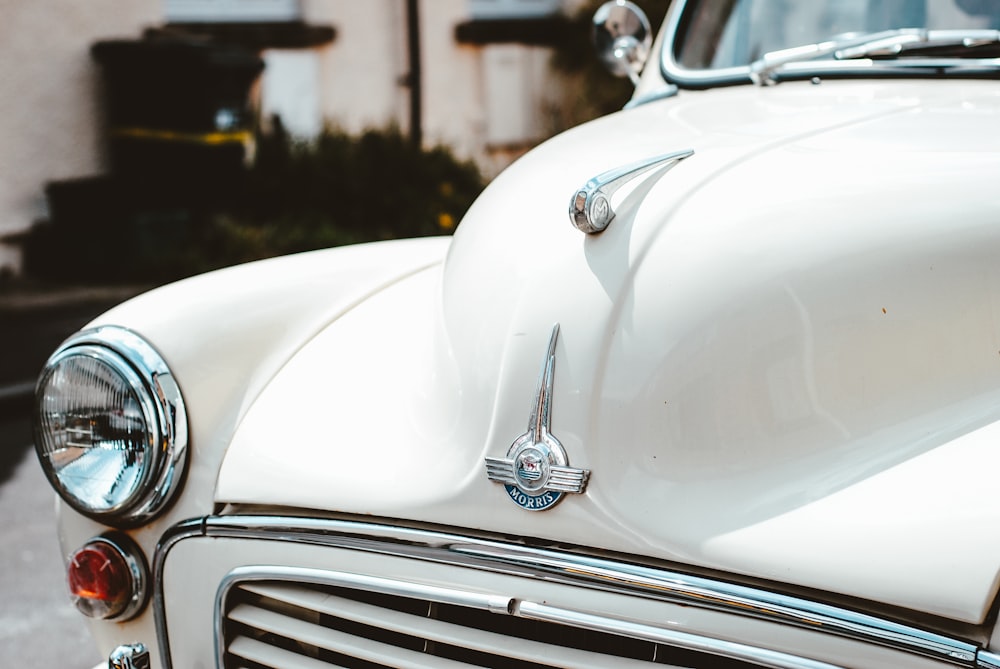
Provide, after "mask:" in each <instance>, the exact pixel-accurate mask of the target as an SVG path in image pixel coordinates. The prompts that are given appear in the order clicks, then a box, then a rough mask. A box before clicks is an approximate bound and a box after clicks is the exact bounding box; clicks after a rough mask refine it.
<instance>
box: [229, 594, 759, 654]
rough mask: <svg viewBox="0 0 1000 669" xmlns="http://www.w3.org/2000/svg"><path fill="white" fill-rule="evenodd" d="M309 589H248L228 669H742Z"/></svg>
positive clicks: (426, 604) (574, 631)
mask: <svg viewBox="0 0 1000 669" xmlns="http://www.w3.org/2000/svg"><path fill="white" fill-rule="evenodd" d="M439 593H441V594H442V596H440V597H434V598H427V597H410V596H403V595H400V594H390V593H386V592H376V591H373V590H370V589H357V588H350V587H340V586H331V585H320V584H313V583H300V582H297V583H291V582H281V581H252V582H242V583H239V584H236V585H235V586H233V587H231V588H230V589H229V594H228V596H227V597H226V599H225V603H224V606H225V612H226V613H225V620H224V624H223V643H224V644H225V645H224V648H225V649H226V652H225V654H224V666H225V667H226V668H227V669H238V668H244V669H279V668H280V669H327V668H329V667H363V668H370V667H371V668H375V667H392V668H396V667H503V668H505V669H506V668H511V669H528V668H536V667H573V668H580V669H584V668H587V669H598V668H599V669H607V668H608V667H648V666H651V665H667V666H676V667H717V668H719V669H749V668H751V667H757V665H752V664H749V663H746V662H742V661H738V660H733V659H728V658H723V657H719V656H715V655H706V654H702V653H698V652H694V651H690V650H685V649H680V648H673V647H670V646H666V645H664V644H661V643H655V642H651V641H646V640H642V639H633V638H629V637H625V636H618V635H614V634H608V633H603V632H595V631H592V630H586V629H582V628H577V627H573V626H570V625H563V624H557V623H551V622H544V621H538V620H529V619H526V618H521V617H518V616H516V615H508V612H507V611H502V612H493V611H491V610H489V609H488V608H487V607H485V606H484V607H476V606H467V605H462V604H456V603H451V602H449V601H439V600H449V599H455V598H452V597H449V596H448V592H447V591H439Z"/></svg>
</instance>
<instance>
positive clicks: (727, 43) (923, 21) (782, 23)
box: [673, 0, 1000, 70]
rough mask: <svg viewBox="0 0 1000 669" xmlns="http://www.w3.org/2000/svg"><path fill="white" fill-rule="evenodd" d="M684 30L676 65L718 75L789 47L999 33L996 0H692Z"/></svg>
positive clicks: (676, 50)
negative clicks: (899, 32) (905, 32)
mask: <svg viewBox="0 0 1000 669" xmlns="http://www.w3.org/2000/svg"><path fill="white" fill-rule="evenodd" d="M683 26H684V27H683V29H681V30H678V32H677V33H676V40H675V42H674V47H673V55H674V59H675V61H676V63H677V64H678V65H680V66H681V67H683V68H686V69H689V70H699V69H724V68H733V67H745V66H749V65H750V64H752V63H754V62H756V61H758V60H760V59H761V58H763V57H764V55H765V54H768V53H771V52H775V51H781V50H784V49H789V48H792V47H798V46H803V45H808V44H816V43H820V42H826V41H830V40H833V41H837V40H845V39H851V38H852V37H857V36H861V35H866V34H875V33H881V32H885V31H888V30H895V29H899V28H927V29H931V30H946V31H947V30H983V29H998V28H1000V0H694V1H689V2H688V3H687V9H686V10H685V12H684V15H683ZM901 55H905V54H901ZM969 55H970V56H971V55H972V54H971V53H970V54H969ZM990 55H991V56H993V57H995V56H996V55H997V54H996V53H995V52H994V53H991V54H990ZM827 56H828V57H832V56H829V55H827ZM949 56H954V54H951V53H949ZM975 57H979V56H978V55H977V56H975Z"/></svg>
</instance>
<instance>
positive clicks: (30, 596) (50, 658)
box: [0, 417, 101, 669]
mask: <svg viewBox="0 0 1000 669" xmlns="http://www.w3.org/2000/svg"><path fill="white" fill-rule="evenodd" d="M28 432H29V428H28V421H27V419H26V418H24V417H20V418H16V419H13V420H2V419H0V449H3V452H4V455H5V459H6V460H7V461H8V462H11V463H12V464H13V467H12V469H10V474H11V475H10V476H9V477H8V478H7V480H6V481H5V482H4V483H3V484H2V485H0V536H2V537H3V541H0V565H3V567H4V568H3V569H0V593H2V595H0V665H2V666H4V667H60V668H62V669H90V668H91V667H93V666H94V665H95V664H97V663H98V662H99V661H100V660H101V657H100V656H99V655H98V652H97V649H96V648H95V646H94V643H93V641H92V640H91V638H90V635H89V633H88V632H87V629H86V623H85V622H84V621H85V619H84V617H83V616H82V615H80V614H79V613H77V611H76V609H75V608H74V607H73V605H72V604H71V603H70V600H69V596H68V595H67V594H66V589H65V586H64V579H65V571H64V570H63V565H62V559H61V557H60V550H59V542H58V539H57V536H56V524H55V515H54V513H53V500H54V497H53V494H54V493H53V492H52V488H50V487H49V484H48V481H46V480H45V475H44V474H42V470H41V468H40V467H39V466H38V461H37V460H36V459H35V454H34V451H33V449H32V448H31V447H30V441H29V435H28Z"/></svg>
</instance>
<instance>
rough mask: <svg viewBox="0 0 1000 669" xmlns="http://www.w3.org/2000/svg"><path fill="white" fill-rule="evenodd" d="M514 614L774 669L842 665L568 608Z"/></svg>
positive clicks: (523, 609) (526, 605)
mask: <svg viewBox="0 0 1000 669" xmlns="http://www.w3.org/2000/svg"><path fill="white" fill-rule="evenodd" d="M515 615H518V616H520V617H522V618H529V619H531V620H541V621H543V622H552V623H560V624H563V625H572V626H573V627H579V628H583V629H589V630H592V631H595V632H606V633H608V634H617V635H620V636H627V637H630V638H633V639H644V640H646V641H652V642H654V643H663V644H666V645H669V646H675V647H677V648H683V649H685V650H693V651H696V652H699V653H707V654H709V655H720V656H722V657H728V658H731V659H734V660H745V661H748V662H754V663H757V664H761V665H764V666H767V667H774V668H775V669H842V667H840V665H834V664H827V663H826V662H819V661H817V660H810V659H807V658H804V657H799V656H797V655H790V654H788V653H779V652H776V651H772V650H767V649H765V648H756V647H754V646H747V645H745V644H742V643H734V642H731V641H724V640H722V639H713V638H711V637H705V636H701V635H699V634H689V633H687V632H677V631H675V630H669V629H663V628H662V627H653V626H652V625H643V624H641V623H633V622H629V621H627V620H617V619H614V618H606V617H604V616H595V615H592V614H589V613H583V612H580V611H571V610H569V609H561V608H558V607H554V606H548V605H546V604H536V603H534V602H518V603H517V613H516V614H515Z"/></svg>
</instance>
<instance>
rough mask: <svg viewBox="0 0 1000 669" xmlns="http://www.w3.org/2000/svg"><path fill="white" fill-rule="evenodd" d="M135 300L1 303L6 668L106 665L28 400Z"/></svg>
mask: <svg viewBox="0 0 1000 669" xmlns="http://www.w3.org/2000/svg"><path fill="white" fill-rule="evenodd" d="M136 290H137V289H128V288H125V289H120V288H115V289H100V290H85V289H70V290H64V291H58V292H53V291H40V290H28V291H20V292H19V291H11V292H4V293H0V536H2V537H3V540H2V541H0V565H2V566H3V569H0V667H59V668H60V669H90V668H91V667H93V666H94V665H95V664H97V663H98V662H100V661H101V660H102V658H101V657H100V655H99V654H98V651H97V649H96V648H95V646H94V643H93V641H92V640H91V638H90V635H89V633H88V632H87V623H86V619H85V618H84V617H83V616H82V615H80V614H79V613H78V612H77V611H76V609H75V608H74V607H73V605H72V603H71V602H70V600H69V596H68V594H67V592H66V588H65V585H64V582H65V571H64V569H63V564H62V557H61V551H60V548H59V542H58V539H57V535H56V525H55V515H54V512H53V507H54V493H53V492H52V488H51V487H50V486H49V484H48V482H47V481H46V480H45V476H44V475H43V474H42V471H41V468H40V467H39V465H38V462H37V460H36V459H35V455H34V449H33V447H32V446H31V443H32V440H31V429H30V422H29V419H28V415H29V412H30V406H31V403H30V396H29V395H27V394H26V391H30V389H31V385H32V382H33V379H34V378H35V377H36V376H37V374H38V371H39V370H40V369H41V367H42V365H43V364H44V363H45V359H46V358H47V357H48V355H49V354H50V353H51V352H52V350H53V349H54V348H55V347H56V346H58V345H59V343H60V342H61V341H62V340H63V339H65V338H66V337H67V336H69V335H70V334H71V333H73V332H74V331H75V330H77V329H78V328H80V327H81V326H83V325H84V324H86V323H87V322H88V321H89V320H91V319H92V318H93V317H94V316H96V315H97V314H99V313H101V312H102V311H105V310H106V309H107V308H108V307H110V306H112V305H114V304H116V303H117V302H119V301H121V300H122V299H124V298H125V297H128V296H129V295H130V294H133V293H134V292H136Z"/></svg>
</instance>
